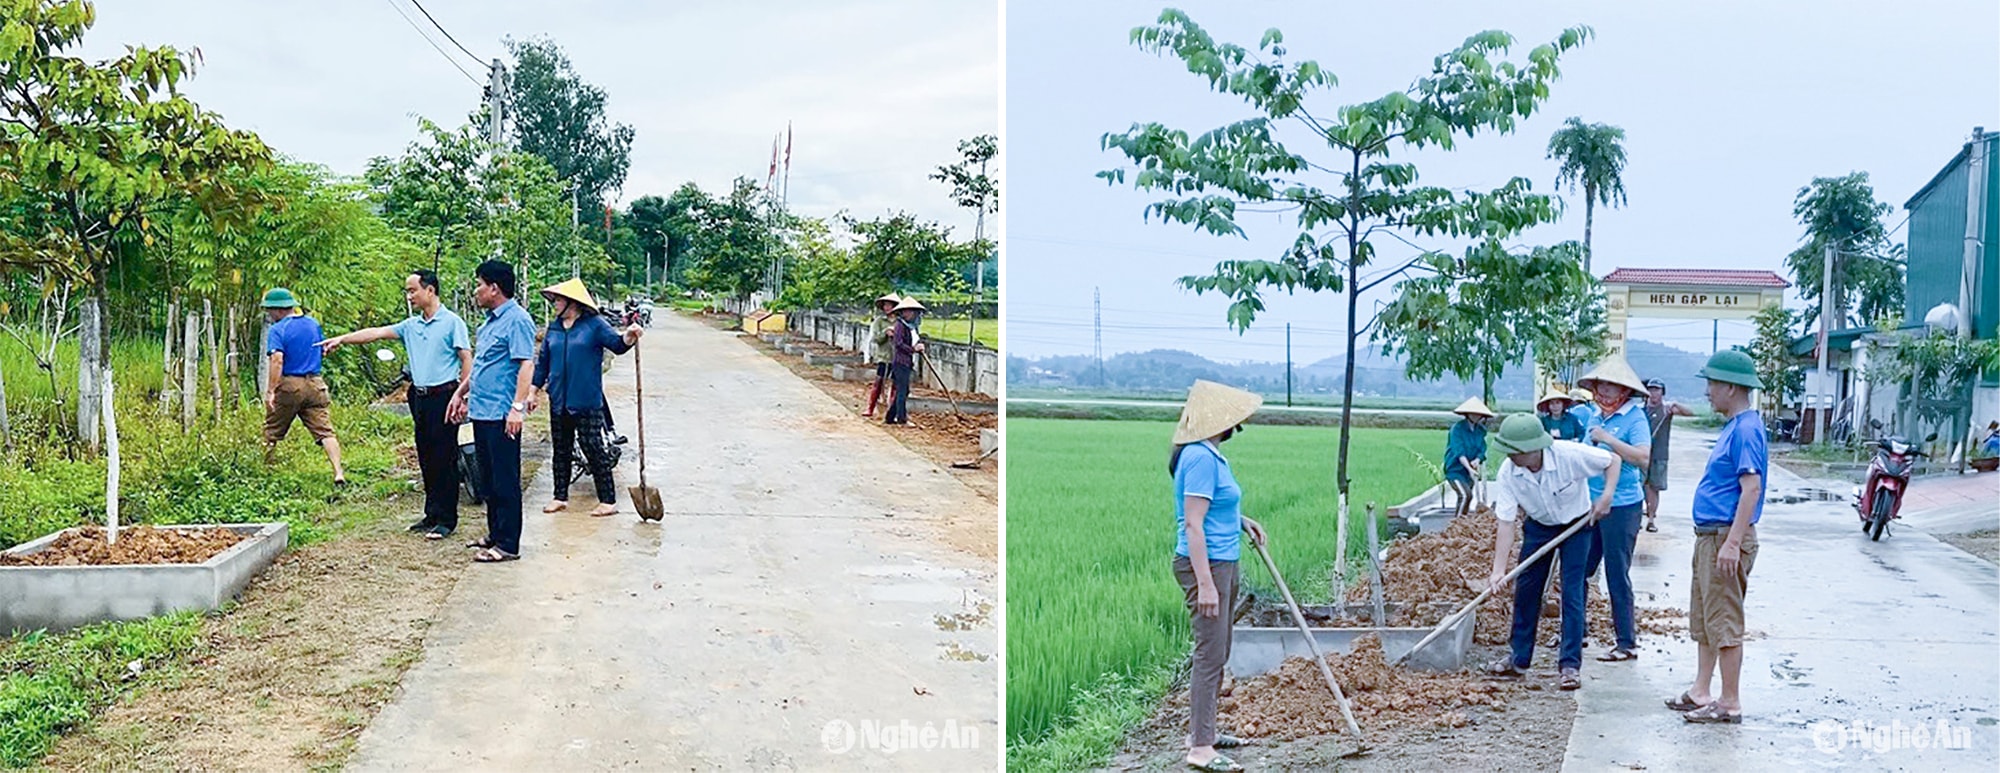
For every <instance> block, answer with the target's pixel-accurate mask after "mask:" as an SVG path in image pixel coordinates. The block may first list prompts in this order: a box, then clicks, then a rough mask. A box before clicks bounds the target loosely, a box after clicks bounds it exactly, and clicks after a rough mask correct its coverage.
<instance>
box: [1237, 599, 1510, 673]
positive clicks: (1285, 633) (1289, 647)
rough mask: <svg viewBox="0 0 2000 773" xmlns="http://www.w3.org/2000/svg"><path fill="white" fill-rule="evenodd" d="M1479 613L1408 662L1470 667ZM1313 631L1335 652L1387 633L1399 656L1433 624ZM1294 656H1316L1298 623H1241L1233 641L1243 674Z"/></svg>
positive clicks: (1428, 667) (1385, 647) (1385, 648)
mask: <svg viewBox="0 0 2000 773" xmlns="http://www.w3.org/2000/svg"><path fill="white" fill-rule="evenodd" d="M1364 608H1365V605H1352V606H1350V610H1353V611H1355V612H1361V610H1362V609H1364ZM1454 611H1455V610H1454ZM1361 614H1364V615H1365V614H1366V613H1365V612H1361ZM1447 614H1448V613H1447ZM1477 617H1478V615H1466V616H1465V619H1463V620H1460V621H1458V623H1457V624H1455V625H1453V626H1452V627H1451V628H1450V629H1448V630H1446V631H1445V634H1444V635H1443V636H1440V637H1438V639H1437V641H1434V642H1431V643H1430V644H1428V645H1425V646H1424V649H1423V651H1422V652H1419V653H1417V654H1416V655H1415V656H1413V657H1411V658H1410V661H1409V662H1408V663H1406V664H1405V665H1407V666H1409V667H1411V668H1416V669H1421V670H1425V671H1457V670H1459V669H1461V668H1464V667H1465V654H1466V652H1467V651H1468V650H1470V649H1471V648H1472V624H1473V621H1474V619H1476V618H1477ZM1312 632H1313V639H1314V640H1315V641H1317V642H1319V649H1320V651H1321V652H1323V653H1326V654H1327V655H1328V656H1329V657H1331V656H1332V655H1333V654H1334V653H1340V652H1346V651H1348V649H1349V648H1351V647H1352V646H1354V640H1355V639H1357V638H1360V637H1361V636H1363V635H1366V634H1371V633H1372V634H1375V635H1376V636H1378V637H1380V638H1381V639H1382V656H1383V657H1386V658H1388V659H1389V661H1390V662H1395V660H1396V658H1399V657H1402V656H1403V653H1405V652H1409V651H1410V648H1411V647H1414V646H1416V644H1417V642H1419V641H1422V640H1423V638H1424V637H1425V636H1428V635H1430V632H1431V629H1429V628H1314V629H1312ZM1293 657H1298V658H1307V659H1311V658H1312V650H1310V649H1307V648H1306V640H1305V637H1304V636H1302V635H1300V634H1299V629H1298V628H1297V627H1296V626H1286V627H1283V628H1264V627H1255V626H1237V627H1236V629H1235V634H1234V638H1232V639H1231V640H1230V644H1229V673H1231V674H1235V675H1236V677H1237V678H1238V679H1241V678H1244V677H1249V676H1256V675H1258V674H1268V673H1270V672H1272V671H1276V670H1278V667H1279V666H1280V665H1283V664H1284V662H1285V659H1286V658H1293Z"/></svg>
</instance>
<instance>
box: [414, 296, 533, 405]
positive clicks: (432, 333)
mask: <svg viewBox="0 0 2000 773" xmlns="http://www.w3.org/2000/svg"><path fill="white" fill-rule="evenodd" d="M389 329H390V330H394V331H396V337H397V338H400V339H402V340H403V351H405V352H408V353H409V356H410V383H412V384H415V385H417V386H420V387H434V386H437V385H439V384H448V383H451V382H453V381H457V380H458V350H460V349H470V348H472V335H471V334H470V333H467V332H466V330H465V320H463V319H460V318H459V317H458V315H457V314H456V313H453V312H452V310H451V309H447V308H445V307H443V306H439V307H438V310H437V315H436V316H433V317H431V318H430V319H424V315H423V314H421V313H418V314H412V315H410V318H409V319H406V320H403V321H401V322H398V323H396V325H395V326H394V327H391V328H389ZM508 402H509V403H512V402H513V401H511V400H509V401H508Z"/></svg>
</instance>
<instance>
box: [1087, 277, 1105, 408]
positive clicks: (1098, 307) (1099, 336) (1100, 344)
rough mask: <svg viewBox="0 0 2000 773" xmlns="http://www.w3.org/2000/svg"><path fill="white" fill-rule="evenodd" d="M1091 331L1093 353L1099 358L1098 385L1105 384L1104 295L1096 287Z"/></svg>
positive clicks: (1092, 300)
mask: <svg viewBox="0 0 2000 773" xmlns="http://www.w3.org/2000/svg"><path fill="white" fill-rule="evenodd" d="M1090 308H1091V318H1092V320H1093V321H1092V323H1091V329H1092V335H1093V341H1094V343H1093V344H1092V345H1091V353H1092V355H1093V356H1095V357H1096V358H1097V385H1098V386H1105V382H1104V294H1103V293H1102V292H1101V291H1100V290H1099V289H1098V288H1095V287H1092V288H1090Z"/></svg>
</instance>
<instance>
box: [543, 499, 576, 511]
mask: <svg viewBox="0 0 2000 773" xmlns="http://www.w3.org/2000/svg"><path fill="white" fill-rule="evenodd" d="M568 509H569V503H568V502H565V501H563V500H560V499H556V500H551V501H550V502H549V503H548V504H546V505H542V512H544V513H560V512H562V511H564V510H568Z"/></svg>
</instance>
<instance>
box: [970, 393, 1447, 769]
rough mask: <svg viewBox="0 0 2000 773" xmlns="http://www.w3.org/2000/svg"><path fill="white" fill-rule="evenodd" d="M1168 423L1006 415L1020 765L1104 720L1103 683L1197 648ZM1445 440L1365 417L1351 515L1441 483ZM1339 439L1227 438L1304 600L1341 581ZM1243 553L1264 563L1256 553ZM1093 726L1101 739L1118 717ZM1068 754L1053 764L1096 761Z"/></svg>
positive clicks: (1013, 698) (1013, 722) (1293, 434)
mask: <svg viewBox="0 0 2000 773" xmlns="http://www.w3.org/2000/svg"><path fill="white" fill-rule="evenodd" d="M1172 435H1173V424H1171V423H1168V422H1157V421H1066V420H1060V419H1010V420H1009V421H1008V422H1007V446H1008V452H1009V454H1008V466H1007V518H1006V524H1007V715H1008V716H1007V728H1008V730H1007V732H1008V735H1009V745H1010V748H1021V749H1023V752H1022V754H1024V755H1029V756H1034V755H1038V754H1039V755H1040V756H1041V757H1043V758H1044V760H1045V761H1044V763H1042V764H1035V763H1033V762H1032V761H1030V760H1027V759H1021V760H1019V761H1020V762H1022V763H1026V764H1025V765H1024V767H1027V768H1041V767H1045V766H1046V765H1047V763H1046V759H1047V758H1048V757H1049V756H1050V755H1049V754H1046V753H1040V752H1037V751H1035V747H1036V746H1037V745H1038V744H1042V745H1047V744H1050V743H1068V742H1066V741H1052V735H1053V734H1058V731H1061V730H1063V729H1064V728H1066V727H1074V726H1076V725H1078V724H1080V723H1081V724H1093V723H1094V724H1096V725H1104V724H1107V723H1106V722H1104V720H1103V719H1102V717H1101V716H1093V717H1080V716H1079V714H1080V713H1081V714H1092V713H1097V714H1101V713H1102V712H1100V711H1098V709H1099V708H1100V706H1099V704H1101V703H1103V702H1104V701H1103V698H1102V696H1104V695H1106V694H1107V693H1116V692H1120V691H1121V690H1122V691H1124V692H1126V693H1128V694H1129V693H1130V692H1131V691H1130V690H1129V689H1127V688H1128V687H1129V685H1131V684H1134V683H1135V682H1143V683H1149V684H1155V685H1161V686H1162V687H1161V689H1163V684H1164V682H1163V681H1161V680H1160V679H1159V674H1160V673H1161V672H1162V671H1163V670H1165V669H1170V668H1173V667H1175V666H1176V664H1178V663H1179V662H1181V660H1183V659H1184V658H1185V657H1186V655H1187V651H1188V647H1189V641H1190V640H1189V638H1188V621H1187V612H1186V611H1185V608H1184V607H1183V606H1182V600H1181V591H1180V587H1179V586H1178V585H1177V584H1176V583H1175V581H1174V578H1173V572H1172V569H1171V563H1172V560H1173V545H1174V517H1173V510H1172V496H1173V493H1172V492H1173V481H1172V479H1171V477H1170V476H1168V474H1167V471H1166V462H1167V454H1168V452H1169V450H1170V445H1169V439H1170V438H1171V437H1172ZM1444 442H1445V433H1444V431H1442V430H1412V429H1356V430H1355V431H1354V435H1353V440H1352V443H1353V446H1352V449H1351V451H1350V454H1349V465H1350V477H1351V478H1352V480H1353V485H1352V489H1351V492H1352V499H1351V500H1350V502H1349V507H1350V510H1351V513H1352V515H1353V518H1354V519H1355V521H1354V522H1355V523H1358V522H1359V519H1360V518H1361V517H1362V512H1363V511H1362V508H1363V506H1364V505H1366V504H1367V503H1368V502H1370V501H1375V502H1377V503H1378V504H1379V505H1381V506H1382V507H1387V506H1389V505H1392V504H1397V503H1400V502H1402V501H1403V500H1405V499H1408V498H1409V497H1411V496H1414V495H1416V494H1418V493H1420V492H1422V491H1423V490H1424V489H1426V488H1428V487H1430V486H1432V485H1434V484H1435V483H1436V482H1437V480H1438V477H1437V475H1438V474H1437V473H1435V472H1434V471H1433V470H1434V468H1435V465H1436V464H1437V460H1438V457H1441V456H1442V455H1443V453H1444ZM1338 443H1339V433H1338V431H1337V430H1335V429H1333V428H1330V427H1278V426H1256V427H1251V428H1249V429H1248V430H1247V431H1245V432H1244V433H1242V434H1241V435H1239V436H1237V438H1235V439H1234V440H1231V441H1230V442H1229V443H1227V444H1226V445H1225V446H1224V447H1223V451H1224V453H1225V454H1226V455H1227V456H1228V457H1229V459H1230V466H1231V467H1232V468H1233V469H1234V471H1235V473H1236V475H1237V479H1238V480H1239V481H1240V482H1241V483H1242V486H1243V492H1244V493H1243V512H1244V514H1245V515H1247V516H1249V517H1251V518H1255V519H1257V520H1258V521H1260V522H1262V523H1263V524H1264V525H1265V526H1266V527H1267V530H1268V531H1269V533H1270V536H1271V544H1270V547H1271V551H1272V557H1273V559H1274V560H1276V561H1277V563H1278V568H1279V569H1280V570H1281V571H1282V572H1284V574H1285V579H1286V582H1287V583H1289V584H1290V585H1291V587H1292V591H1293V593H1295V594H1297V595H1298V596H1299V597H1300V601H1301V602H1302V603H1305V602H1309V601H1314V600H1318V601H1324V600H1326V599H1328V598H1329V597H1330V596H1331V595H1332V583H1331V580H1330V577H1331V574H1332V566H1333V557H1334V534H1335V524H1334V521H1335V513H1336V511H1337V504H1336V497H1335V489H1334V458H1335V450H1336V449H1337V447H1338ZM1349 538H1350V542H1351V544H1350V547H1349V550H1348V555H1349V557H1350V559H1351V560H1352V559H1355V558H1357V557H1358V556H1359V555H1360V554H1361V552H1362V550H1361V546H1362V545H1363V539H1364V537H1363V536H1362V535H1361V533H1360V530H1359V529H1350V534H1349ZM1246 547H1247V546H1246ZM1242 561H1243V562H1244V563H1246V564H1261V561H1260V560H1259V559H1257V558H1256V556H1255V554H1254V553H1250V552H1245V553H1244V555H1243V558H1242ZM1266 575H1267V573H1266V572H1265V571H1264V569H1263V568H1262V567H1261V566H1255V567H1254V568H1253V567H1248V566H1246V567H1245V570H1244V573H1243V583H1244V587H1245V589H1246V590H1255V589H1258V588H1272V587H1274V586H1272V585H1271V582H1270V580H1269V579H1268V577H1267V576H1266ZM1272 594H1273V595H1275V591H1272ZM1260 595H1264V594H1263V593H1262V592H1261V591H1260ZM1151 698H1153V699H1157V698H1158V695H1157V694H1154V695H1152V696H1151ZM1149 708H1150V707H1149ZM1127 713H1129V712H1127ZM1141 716H1143V715H1141ZM1128 719H1129V718H1128ZM1091 732H1092V733H1093V734H1094V735H1096V736H1098V737H1099V739H1100V740H1099V741H1098V742H1097V743H1099V744H1101V743H1102V738H1103V737H1106V736H1114V734H1117V733H1122V732H1123V728H1122V727H1121V728H1110V727H1097V728H1095V729H1093V730H1092V731H1091ZM1071 745H1074V744H1071ZM1105 751H1108V749H1105ZM1009 755H1010V758H1015V757H1016V755H1015V752H1013V751H1010V752H1009ZM1055 756H1058V757H1061V756H1063V755H1061V754H1057V755H1055ZM1064 759H1065V760H1066V762H1065V763H1063V764H1060V765H1056V767H1066V766H1069V765H1074V764H1090V763H1086V762H1084V761H1082V760H1078V759H1075V758H1074V757H1064ZM1014 767H1015V763H1014V762H1013V761H1010V764H1009V768H1010V769H1012V768H1014Z"/></svg>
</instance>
